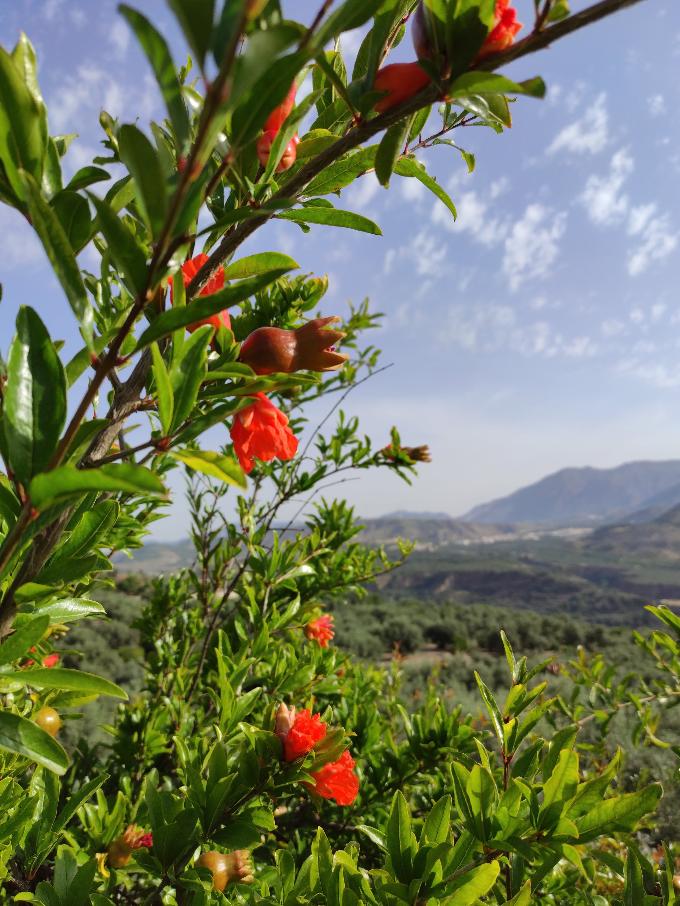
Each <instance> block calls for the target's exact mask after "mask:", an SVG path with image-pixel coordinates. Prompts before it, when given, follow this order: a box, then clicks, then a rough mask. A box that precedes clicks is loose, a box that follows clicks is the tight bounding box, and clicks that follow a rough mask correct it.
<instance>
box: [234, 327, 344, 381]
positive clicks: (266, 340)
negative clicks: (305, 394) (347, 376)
mask: <svg viewBox="0 0 680 906" xmlns="http://www.w3.org/2000/svg"><path fill="white" fill-rule="evenodd" d="M339 320H340V319H339V318H333V317H332V318H314V320H312V321H308V322H307V324H303V325H302V327H297V328H295V329H294V330H284V329H283V328H280V327H259V328H258V329H257V330H254V331H253V332H252V333H251V334H250V335H249V336H247V337H246V339H245V340H244V341H243V344H242V346H241V352H240V354H239V361H241V362H244V363H245V364H246V365H250V367H251V368H252V369H253V371H255V373H256V374H274V373H276V372H279V373H290V372H293V371H335V370H336V369H337V368H342V366H343V365H344V364H345V362H346V361H347V358H348V356H346V355H344V354H343V353H339V352H336V351H335V348H334V347H335V344H336V343H338V342H339V341H340V340H341V339H342V338H343V337H344V336H345V334H344V333H343V331H341V330H332V329H328V328H327V325H328V324H334V323H335V322H337V321H339Z"/></svg>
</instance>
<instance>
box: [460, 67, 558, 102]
mask: <svg viewBox="0 0 680 906" xmlns="http://www.w3.org/2000/svg"><path fill="white" fill-rule="evenodd" d="M468 94H470V95H472V94H478V95H480V96H481V97H484V96H485V95H487V94H493V95H496V94H527V95H529V96H530V97H533V98H542V97H544V96H545V82H544V81H543V79H540V78H533V79H527V80H526V81H524V82H513V81H512V79H508V78H506V77H505V76H502V75H498V73H495V72H466V73H464V74H463V75H461V76H458V78H457V79H455V80H454V82H453V84H452V85H451V86H450V87H449V90H448V97H450V98H455V97H459V96H461V95H462V96H464V95H468Z"/></svg>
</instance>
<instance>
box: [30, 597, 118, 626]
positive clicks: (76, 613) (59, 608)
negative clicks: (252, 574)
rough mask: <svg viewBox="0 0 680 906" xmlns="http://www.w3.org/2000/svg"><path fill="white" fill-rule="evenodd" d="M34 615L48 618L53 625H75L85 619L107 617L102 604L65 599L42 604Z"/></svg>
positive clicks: (85, 600)
mask: <svg viewBox="0 0 680 906" xmlns="http://www.w3.org/2000/svg"><path fill="white" fill-rule="evenodd" d="M34 613H35V614H36V615H40V616H42V615H43V614H44V615H46V616H48V617H49V619H50V623H51V624H54V623H75V622H76V621H77V620H82V619H83V618H84V617H90V616H106V611H105V610H104V608H103V607H102V605H101V604H98V603H97V602H96V601H88V600H87V599H86V598H63V599H62V600H60V601H53V602H51V603H49V604H42V605H39V606H38V607H37V608H36V609H35V611H34Z"/></svg>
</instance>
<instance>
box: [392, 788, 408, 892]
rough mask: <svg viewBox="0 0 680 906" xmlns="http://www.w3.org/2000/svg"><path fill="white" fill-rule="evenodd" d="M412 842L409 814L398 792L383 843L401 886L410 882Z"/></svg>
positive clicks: (402, 796)
mask: <svg viewBox="0 0 680 906" xmlns="http://www.w3.org/2000/svg"><path fill="white" fill-rule="evenodd" d="M412 842H413V841H412V831H411V812H410V810H409V807H408V803H407V801H406V799H405V798H404V795H403V793H402V792H401V791H400V790H398V791H397V792H396V793H395V794H394V798H393V799H392V808H391V809H390V816H389V818H388V821H387V829H386V834H385V843H386V846H387V853H388V855H389V857H390V860H391V862H392V867H393V868H394V874H395V877H396V878H397V880H398V881H401V882H402V884H408V883H409V882H410V881H411V874H412V871H413V846H412Z"/></svg>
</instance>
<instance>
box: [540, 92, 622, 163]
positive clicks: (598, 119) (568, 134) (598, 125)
mask: <svg viewBox="0 0 680 906" xmlns="http://www.w3.org/2000/svg"><path fill="white" fill-rule="evenodd" d="M606 100H607V96H606V94H605V93H604V92H602V93H601V94H599V95H598V96H597V97H596V98H595V101H594V102H593V103H592V104H591V105H590V106H589V107H588V108H587V110H586V112H585V113H584V114H583V116H582V117H580V119H577V120H575V121H574V122H573V123H569V125H568V126H565V127H564V129H562V131H561V132H559V133H558V134H557V135H556V136H555V138H554V139H553V141H552V143H551V144H550V146H549V147H548V154H556V153H557V152H558V151H568V152H570V153H572V154H584V153H588V154H597V153H599V152H600V151H602V150H603V148H604V147H605V145H606V144H607V141H608V137H609V136H608V128H609V116H608V113H607V106H606Z"/></svg>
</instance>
